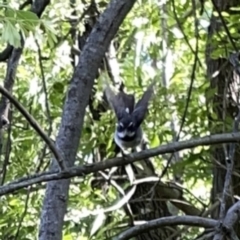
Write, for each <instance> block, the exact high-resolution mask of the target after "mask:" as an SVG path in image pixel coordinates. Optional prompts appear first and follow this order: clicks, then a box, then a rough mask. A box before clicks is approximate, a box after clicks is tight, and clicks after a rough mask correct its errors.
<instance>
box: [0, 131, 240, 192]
mask: <svg viewBox="0 0 240 240" xmlns="http://www.w3.org/2000/svg"><path fill="white" fill-rule="evenodd" d="M239 141H240V133H225V134H216V135H212V136H206V137H202V138H196V139H190V140H188V141H182V142H173V143H169V144H166V145H162V146H159V147H156V148H152V149H146V150H144V151H141V152H134V153H131V154H129V155H126V156H125V157H124V161H123V159H122V158H120V157H118V158H112V159H108V160H105V161H103V162H97V163H94V164H88V165H83V166H80V167H71V168H68V169H67V170H64V171H62V172H58V171H49V172H42V173H39V174H34V175H32V176H28V177H23V178H21V179H18V180H17V181H13V182H10V183H8V184H5V185H3V186H2V187H0V196H2V195H5V194H8V193H12V192H14V191H16V190H18V189H21V188H24V187H27V186H30V185H33V184H36V183H40V182H48V181H52V180H60V179H68V178H72V177H75V176H82V177H83V176H85V175H87V174H90V173H95V172H98V171H100V170H105V169H109V168H112V167H114V166H124V165H126V164H130V163H133V162H136V161H139V160H143V159H146V158H150V157H154V156H157V155H161V154H166V153H172V152H175V151H180V150H183V149H188V148H194V147H197V146H209V145H214V144H219V143H224V142H239Z"/></svg>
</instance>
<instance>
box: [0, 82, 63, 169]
mask: <svg viewBox="0 0 240 240" xmlns="http://www.w3.org/2000/svg"><path fill="white" fill-rule="evenodd" d="M0 93H1V94H2V95H3V96H5V97H6V98H7V99H8V100H9V101H10V102H11V103H12V104H13V105H14V106H15V107H16V108H17V109H18V110H19V112H20V113H21V114H22V115H23V116H24V117H25V118H26V119H27V121H28V122H29V124H30V125H31V126H32V128H33V129H34V130H35V131H36V132H37V133H38V134H39V136H40V137H41V138H42V139H43V140H44V142H45V143H46V144H47V145H48V147H49V148H50V150H51V151H52V153H53V155H54V156H55V158H56V160H57V162H58V164H59V166H60V168H61V169H62V170H63V169H64V165H63V160H62V157H61V156H60V154H59V153H58V151H57V149H56V148H55V146H54V144H53V142H52V140H51V139H50V138H49V137H48V136H47V134H46V133H45V132H44V131H43V130H42V128H41V127H40V126H39V124H38V122H37V121H36V120H35V119H34V118H33V117H32V115H31V114H30V113H29V112H28V111H27V110H26V109H25V108H24V107H23V106H22V105H21V103H19V102H18V101H17V100H16V99H15V98H14V97H13V96H12V95H11V94H10V93H9V92H8V91H7V90H6V89H5V88H4V87H2V86H0Z"/></svg>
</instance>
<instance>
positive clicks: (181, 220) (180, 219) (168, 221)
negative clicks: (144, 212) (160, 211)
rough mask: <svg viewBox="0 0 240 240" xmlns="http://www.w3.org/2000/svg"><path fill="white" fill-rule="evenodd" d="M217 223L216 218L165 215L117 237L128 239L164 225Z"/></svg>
mask: <svg viewBox="0 0 240 240" xmlns="http://www.w3.org/2000/svg"><path fill="white" fill-rule="evenodd" d="M216 224H217V221H216V220H213V219H209V218H203V217H195V216H174V217H163V218H159V219H155V220H152V221H148V222H145V223H144V224H141V225H137V226H134V227H131V228H129V229H128V230H126V231H125V232H123V233H121V234H120V235H119V236H118V237H117V240H127V239H130V238H132V237H135V236H137V235H139V234H140V233H144V232H147V231H150V230H152V229H156V228H159V227H164V226H175V225H188V226H197V227H205V228H213V227H215V226H216Z"/></svg>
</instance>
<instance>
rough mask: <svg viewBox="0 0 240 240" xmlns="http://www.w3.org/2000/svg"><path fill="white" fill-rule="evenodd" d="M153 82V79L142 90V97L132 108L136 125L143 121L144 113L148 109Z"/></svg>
mask: <svg viewBox="0 0 240 240" xmlns="http://www.w3.org/2000/svg"><path fill="white" fill-rule="evenodd" d="M155 83H156V82H155V81H154V82H152V83H151V85H150V86H149V87H148V88H147V90H146V91H145V92H144V94H143V96H142V98H141V99H140V100H139V101H138V102H137V104H136V106H135V108H134V111H133V113H132V116H133V118H134V119H135V122H136V125H137V126H140V124H141V123H142V122H143V120H144V118H145V115H146V113H147V111H148V103H149V101H150V99H151V97H152V95H153V88H154V85H155Z"/></svg>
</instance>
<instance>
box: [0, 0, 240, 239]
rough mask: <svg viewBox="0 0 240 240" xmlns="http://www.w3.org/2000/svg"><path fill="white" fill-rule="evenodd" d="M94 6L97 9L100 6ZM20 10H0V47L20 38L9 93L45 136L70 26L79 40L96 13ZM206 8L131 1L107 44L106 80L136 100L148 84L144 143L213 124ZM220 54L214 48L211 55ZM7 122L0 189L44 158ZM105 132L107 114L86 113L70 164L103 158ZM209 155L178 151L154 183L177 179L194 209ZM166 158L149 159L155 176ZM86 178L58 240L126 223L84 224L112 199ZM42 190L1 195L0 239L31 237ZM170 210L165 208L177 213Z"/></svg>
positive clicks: (16, 122)
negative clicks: (111, 59)
mask: <svg viewBox="0 0 240 240" xmlns="http://www.w3.org/2000/svg"><path fill="white" fill-rule="evenodd" d="M94 3H95V4H96V8H97V9H98V12H99V13H101V12H102V11H103V10H104V9H105V7H106V4H107V1H95V2H94ZM21 4H23V2H22V1H19V2H16V1H9V2H8V4H4V5H3V4H2V5H1V9H0V20H1V24H0V27H1V33H2V34H1V42H2V46H1V50H3V49H4V48H5V46H6V44H7V43H9V44H11V45H13V46H14V47H19V46H20V34H19V33H21V34H23V37H24V38H25V40H26V41H25V48H24V52H23V55H22V57H21V60H20V63H19V66H18V69H17V75H16V79H15V81H16V84H15V85H14V89H13V93H14V96H15V97H16V98H17V99H18V101H19V102H21V103H22V104H23V105H24V106H25V108H26V109H28V111H29V112H30V113H31V114H32V115H33V116H34V118H35V119H37V121H38V122H39V124H40V125H41V127H42V128H43V129H44V130H45V131H46V132H47V133H48V136H49V137H51V138H52V139H53V140H54V139H55V137H56V135H57V131H58V128H59V124H60V120H61V113H62V108H63V103H64V100H65V94H66V91H67V87H68V84H69V81H70V79H71V76H72V74H73V71H74V66H73V65H74V61H73V53H74V58H76V59H77V58H78V53H79V51H80V50H81V49H79V46H78V43H77V41H76V39H74V33H72V31H73V27H72V26H73V23H75V24H76V29H75V31H76V32H77V33H78V34H79V36H82V35H84V33H85V31H86V23H89V22H91V21H92V19H94V17H96V16H92V15H91V14H90V13H89V12H88V11H87V9H88V8H89V6H90V4H91V3H90V1H83V2H82V1H74V2H73V1H61V2H59V1H56V0H55V1H51V4H50V5H49V6H48V7H47V8H46V10H45V12H44V14H43V16H42V17H41V19H39V18H38V17H37V16H36V15H35V14H34V13H31V12H30V11H27V10H29V6H28V5H27V6H26V7H25V8H24V10H18V9H19V7H20V6H21ZM212 9H213V7H212V5H211V3H210V2H208V1H206V3H205V5H204V11H203V13H201V5H200V2H196V3H194V4H193V2H192V1H188V0H186V1H184V0H172V1H167V2H166V3H165V2H164V1H163V2H159V1H156V0H150V1H149V0H148V1H146V0H145V1H140V0H139V1H137V2H136V4H135V5H134V8H133V9H132V11H131V12H130V13H129V14H128V16H127V18H126V19H125V21H124V23H123V24H122V25H121V27H120V30H119V31H118V34H117V35H116V36H115V38H114V41H113V46H114V48H115V50H116V65H115V66H114V68H113V69H112V74H117V73H118V71H119V79H121V80H122V81H123V82H124V85H125V88H126V89H127V91H128V92H133V93H135V94H136V96H138V97H140V96H141V94H142V93H143V91H144V90H145V89H146V87H147V86H148V85H149V83H150V82H151V81H152V80H154V79H156V80H157V88H156V89H155V90H156V93H155V97H154V99H153V101H152V103H151V108H150V111H149V114H148V117H147V120H146V121H145V122H144V126H143V128H144V130H145V133H146V136H147V138H148V142H149V146H150V147H155V146H158V145H160V144H166V143H169V142H171V141H173V139H175V138H176V136H178V134H179V132H180V135H179V140H187V139H190V138H194V137H201V136H204V135H207V134H210V133H211V132H213V129H215V127H216V125H217V124H218V123H217V122H216V121H212V122H211V124H210V123H209V111H210V112H211V114H213V113H212V108H211V106H210V109H209V108H207V104H206V103H207V101H208V97H211V96H212V95H213V93H214V91H211V90H210V91H209V86H210V82H209V80H208V79H207V76H206V65H205V48H206V43H207V36H208V27H209V24H210V16H211V14H212ZM225 17H226V18H229V22H230V24H231V26H236V24H238V21H239V20H238V18H236V17H231V18H230V16H228V15H227V14H226V16H225ZM231 29H234V28H233V27H232V28H231ZM232 34H233V35H234V37H239V33H238V32H237V31H234V30H232ZM224 54H225V53H224V52H223V51H222V50H221V49H217V50H216V51H215V52H214V54H213V57H214V56H216V57H220V56H223V55H224ZM75 63H76V62H75ZM103 65H104V64H103ZM0 68H1V71H0V75H1V78H2V79H4V78H5V74H6V63H5V62H1V65H0ZM109 78H110V77H109V73H108V71H107V69H106V66H105V65H104V66H103V67H101V70H100V74H99V77H98V81H96V84H95V89H96V93H95V95H94V100H93V106H94V108H97V106H98V105H99V104H102V87H103V86H102V83H103V82H104V80H105V79H108V80H109ZM208 107H209V106H208ZM10 119H12V120H11V125H10V127H9V128H8V129H7V131H6V133H5V137H4V140H3V148H2V154H1V159H0V166H1V169H2V171H1V184H2V185H3V184H4V183H6V182H10V181H13V180H15V179H18V178H20V177H22V176H24V175H30V174H33V173H35V172H39V171H44V170H46V169H47V168H48V166H49V163H50V160H51V154H50V152H49V149H48V148H47V147H46V146H45V144H44V143H43V141H42V140H41V138H40V137H39V136H38V135H37V134H36V132H35V131H34V130H33V129H32V128H31V127H30V125H29V124H28V122H27V121H26V120H25V118H24V117H23V116H22V115H21V114H20V113H19V112H18V111H17V110H16V109H15V108H14V107H13V106H12V107H11V117H10ZM181 126H182V127H181ZM114 127H115V122H114V116H113V114H112V113H111V111H110V110H107V111H103V112H101V113H100V117H99V119H98V120H96V119H94V117H93V114H92V111H91V109H90V108H89V107H88V108H87V112H86V116H85V123H84V129H83V132H82V138H81V144H80V146H79V151H78V155H77V162H76V165H81V164H83V163H87V162H91V161H92V160H93V156H95V155H94V154H95V153H96V152H97V151H102V149H101V146H103V148H104V151H105V152H106V153H105V158H106V157H111V156H113V155H114V151H113V149H114V146H113V144H112V136H113V132H114ZM210 154H211V151H210V148H209V147H206V146H201V147H197V148H194V149H191V150H184V151H181V152H180V153H179V155H178V157H177V158H176V159H175V158H174V159H173V162H172V164H171V166H170V167H169V169H168V170H167V173H166V174H165V175H164V177H163V179H162V181H163V182H169V181H170V182H171V181H176V177H178V179H180V180H179V181H177V182H178V184H179V186H180V187H181V188H182V193H183V194H184V197H185V198H186V199H187V200H188V201H189V202H190V203H191V205H192V206H195V207H197V208H198V209H199V210H200V211H202V210H204V209H206V208H207V206H209V205H210V191H211V188H212V165H211V155H210ZM169 157H170V155H164V156H157V157H154V159H152V162H153V164H154V167H155V170H156V173H158V174H161V173H162V171H163V169H164V167H165V166H166V164H167V159H169ZM95 177H96V176H95V175H88V176H86V177H84V178H79V177H75V178H73V179H72V180H71V186H70V196H69V203H68V210H67V214H66V216H65V224H64V229H63V232H64V233H63V239H64V240H67V239H90V234H91V233H93V236H92V238H93V239H106V235H105V233H106V232H107V231H111V235H114V234H116V233H118V232H119V231H121V230H122V228H121V225H122V224H126V223H127V217H126V215H125V213H124V211H123V208H119V209H118V208H117V209H116V210H114V211H110V213H108V216H109V215H110V216H111V219H112V221H106V216H104V215H102V214H100V215H98V218H97V220H96V221H95V223H94V219H96V216H95V214H91V213H94V212H96V211H97V210H98V209H103V208H107V207H110V206H114V204H116V203H117V202H118V201H119V199H120V196H119V193H118V192H117V191H116V189H115V188H114V187H112V186H109V191H107V192H105V193H104V194H103V193H102V189H101V188H99V189H94V188H92V181H93V180H94V179H95ZM44 193H45V183H42V184H39V185H34V186H32V187H29V188H25V189H22V190H20V191H17V192H15V193H13V194H9V195H6V196H2V197H1V206H0V212H1V216H2V217H1V218H0V228H1V232H0V236H1V239H37V234H38V228H37V227H36V226H38V224H39V219H40V212H41V207H42V201H43V197H44ZM172 208H173V209H172V211H173V212H174V211H175V213H177V214H181V212H180V211H179V210H176V209H175V208H174V207H172ZM91 211H92V212H91ZM100 212H101V211H100ZM98 224H99V225H98ZM95 229H96V231H94V230H95ZM196 233H199V232H198V231H197V230H196V229H195V230H194V228H189V229H188V231H187V234H186V235H185V236H184V237H182V239H193V238H194V236H195V234H196Z"/></svg>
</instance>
